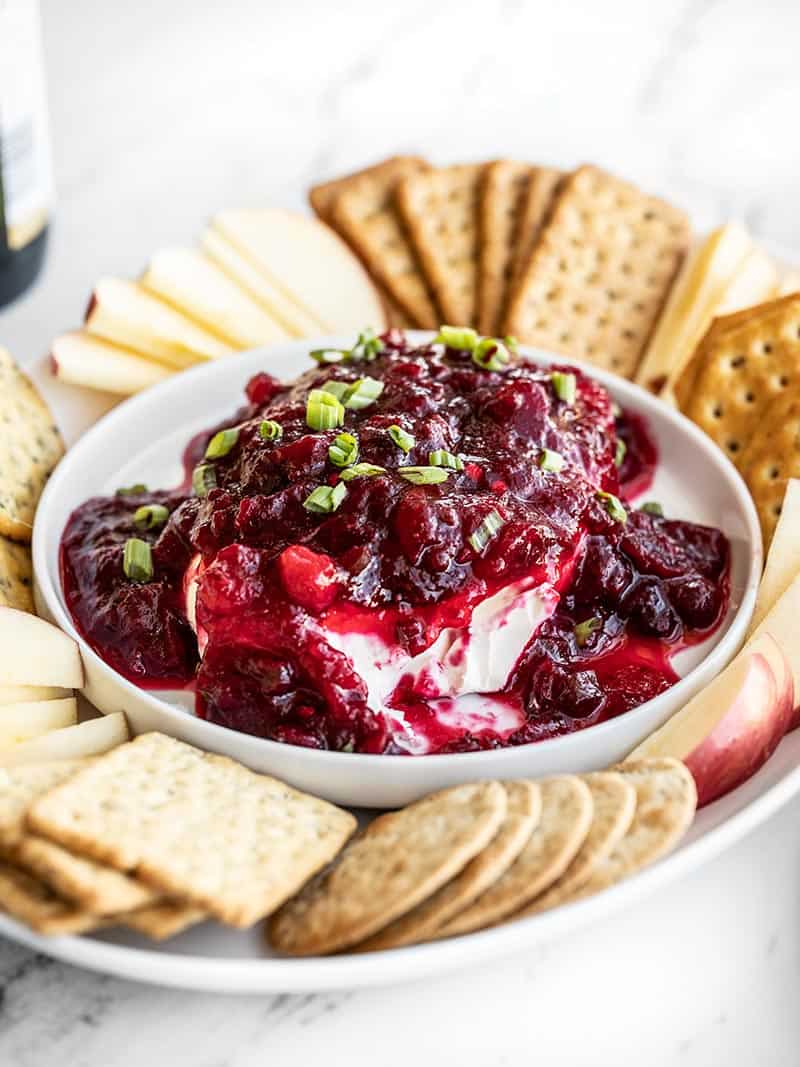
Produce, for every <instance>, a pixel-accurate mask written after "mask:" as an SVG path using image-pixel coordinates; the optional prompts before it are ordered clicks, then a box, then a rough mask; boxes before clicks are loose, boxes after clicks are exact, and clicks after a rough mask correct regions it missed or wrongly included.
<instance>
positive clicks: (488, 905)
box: [437, 775, 592, 937]
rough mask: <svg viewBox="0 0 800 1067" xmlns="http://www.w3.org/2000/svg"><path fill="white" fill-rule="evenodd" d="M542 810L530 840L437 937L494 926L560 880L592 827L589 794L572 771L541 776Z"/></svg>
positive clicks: (444, 926)
mask: <svg viewBox="0 0 800 1067" xmlns="http://www.w3.org/2000/svg"><path fill="white" fill-rule="evenodd" d="M539 787H540V789H541V791H542V814H541V817H540V819H539V823H538V825H537V827H536V829H535V830H534V831H533V833H532V834H531V837H530V840H529V841H528V844H527V845H526V846H525V848H524V849H523V850H522V852H521V853H520V855H519V856H518V857H517V859H516V860H515V862H514V863H512V865H511V866H510V867H509V869H508V870H507V871H506V873H505V874H504V875H502V877H500V878H498V880H497V881H496V882H495V883H494V885H492V886H490V888H489V889H488V890H487V891H486V892H485V893H484V894H483V895H482V896H480V897H479V898H478V899H477V900H476V901H475V902H474V903H473V904H471V905H470V906H469V907H468V908H465V910H464V911H462V912H460V913H459V914H458V915H456V916H455V918H453V919H451V920H450V922H448V923H446V924H445V925H443V926H442V927H441V928H440V929H439V931H438V934H437V936H438V937H450V936H452V935H454V934H467V933H470V932H471V931H473V930H481V929H483V928H484V927H485V926H493V925H494V924H495V923H498V922H501V921H502V920H503V919H505V918H506V916H508V915H511V914H512V913H513V912H515V911H518V910H519V909H520V908H522V907H524V906H525V905H526V904H527V903H528V902H529V901H530V900H532V899H533V898H534V897H536V896H538V895H539V894H540V893H542V892H544V890H545V889H547V888H548V887H549V886H551V885H552V884H553V882H555V881H556V879H557V878H560V877H561V875H562V874H563V873H564V871H565V870H566V869H567V867H568V866H569V865H570V863H571V862H572V860H573V859H574V858H575V856H576V854H577V852H578V850H579V849H580V847H581V845H582V844H583V842H584V840H585V839H586V835H587V834H588V833H589V829H590V827H591V825H592V794H591V791H590V789H589V787H588V785H586V783H585V782H582V781H581V780H580V778H576V777H575V776H574V775H564V776H563V777H558V778H545V779H543V780H542V781H541V782H540V783H539Z"/></svg>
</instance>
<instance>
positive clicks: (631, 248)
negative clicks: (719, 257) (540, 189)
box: [506, 166, 689, 377]
mask: <svg viewBox="0 0 800 1067" xmlns="http://www.w3.org/2000/svg"><path fill="white" fill-rule="evenodd" d="M688 244H689V224H688V221H687V219H686V216H685V215H684V214H683V213H682V212H680V211H678V210H677V209H675V208H673V207H671V206H670V205H668V204H666V203H664V202H663V201H661V200H657V199H656V198H654V197H650V196H646V195H645V194H644V193H642V192H640V191H639V190H638V189H637V188H635V186H633V185H629V184H628V183H627V182H623V181H620V180H619V179H618V178H614V177H612V176H611V175H610V174H606V173H605V172H604V171H601V170H598V169H597V168H596V167H588V166H587V167H581V168H580V169H579V170H577V171H575V173H574V174H572V175H571V176H570V177H569V178H567V179H566V180H565V181H564V183H563V186H562V187H561V190H560V192H559V193H558V194H557V196H556V199H555V202H554V206H553V209H552V213H551V214H550V217H549V221H548V222H547V223H546V224H545V226H544V228H543V230H542V232H541V235H540V237H539V240H538V242H537V243H536V247H535V248H534V250H533V254H532V255H531V259H530V262H529V263H528V266H527V268H526V269H525V272H524V274H523V276H522V277H521V279H520V281H519V283H518V285H517V287H516V289H515V291H514V294H513V296H512V299H511V304H510V307H509V312H508V317H507V320H506V332H508V333H511V334H513V335H514V336H515V337H517V338H518V339H519V340H520V341H523V342H526V343H528V344H532V345H538V346H540V347H542V348H546V349H550V350H551V351H555V352H560V353H563V354H565V355H568V356H571V357H574V358H580V359H586V360H588V361H589V362H590V363H595V364H597V365H598V366H601V367H605V368H607V369H608V370H612V371H614V372H616V373H617V374H621V375H624V376H628V377H630V376H632V375H633V373H634V372H635V370H636V367H637V365H638V363H639V360H640V358H641V356H642V353H643V351H644V347H645V345H646V343H647V340H648V338H649V336H650V334H651V332H652V330H653V327H654V325H655V323H656V321H657V319H658V316H659V314H660V312H661V309H662V307H663V305H664V302H665V300H666V297H667V294H668V293H669V289H670V286H671V285H672V282H673V280H674V278H675V274H676V272H677V270H678V268H679V266H680V264H681V261H682V260H683V257H684V255H685V253H686V249H687V247H688Z"/></svg>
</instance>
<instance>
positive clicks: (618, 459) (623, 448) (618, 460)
mask: <svg viewBox="0 0 800 1067" xmlns="http://www.w3.org/2000/svg"><path fill="white" fill-rule="evenodd" d="M627 451H628V446H627V445H626V444H625V442H624V441H623V440H622V438H621V437H620V438H619V440H618V441H617V450H616V452H615V453H614V466H616V467H621V466H622V461H623V460H624V459H625V453H626V452H627Z"/></svg>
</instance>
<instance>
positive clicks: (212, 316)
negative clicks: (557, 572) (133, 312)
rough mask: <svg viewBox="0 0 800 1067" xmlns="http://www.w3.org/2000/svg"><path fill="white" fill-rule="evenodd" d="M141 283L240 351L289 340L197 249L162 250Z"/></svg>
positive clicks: (154, 258)
mask: <svg viewBox="0 0 800 1067" xmlns="http://www.w3.org/2000/svg"><path fill="white" fill-rule="evenodd" d="M141 282H142V285H143V286H144V287H145V289H149V290H150V291H151V292H152V293H155V295H156V296H160V297H161V298H162V300H166V301H167V303H169V304H173V305H174V306H175V307H176V308H177V309H178V311H183V312H185V313H186V314H187V315H191V317H192V318H194V319H196V320H197V321H198V322H199V323H201V324H202V325H203V326H205V327H206V329H208V330H211V331H213V332H214V333H215V334H218V335H219V336H220V337H221V338H222V339H223V341H227V342H228V343H229V344H231V345H234V347H236V348H258V347H259V346H260V345H268V344H271V343H272V342H273V341H280V340H282V339H285V338H286V337H287V332H286V330H284V329H283V327H282V326H281V325H279V323H278V322H276V320H275V319H274V318H272V316H270V315H268V314H267V313H266V311H264V310H263V309H262V308H261V307H259V305H258V304H256V303H254V302H253V300H251V299H250V297H249V296H248V295H247V293H245V292H243V291H242V289H241V288H240V287H239V286H238V285H237V284H236V283H235V282H233V281H231V279H230V278H229V277H228V276H227V274H225V273H224V272H223V271H221V270H220V269H219V267H217V266H216V264H215V263H212V261H211V260H210V259H209V258H208V257H207V256H204V255H203V254H202V252H197V251H195V249H193V248H162V249H161V251H160V252H156V254H155V255H154V256H153V258H152V259H151V260H150V265H149V266H148V268H147V270H146V271H145V273H144V274H143V276H142V279H141Z"/></svg>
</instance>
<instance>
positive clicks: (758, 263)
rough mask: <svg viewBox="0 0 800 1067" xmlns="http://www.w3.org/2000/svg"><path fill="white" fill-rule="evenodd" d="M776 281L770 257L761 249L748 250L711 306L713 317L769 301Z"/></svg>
mask: <svg viewBox="0 0 800 1067" xmlns="http://www.w3.org/2000/svg"><path fill="white" fill-rule="evenodd" d="M777 281H778V271H777V268H776V266H775V263H774V261H773V259H772V258H771V256H768V255H767V253H766V252H765V251H764V250H763V249H762V248H753V249H751V250H750V252H749V253H748V254H747V255H746V256H745V258H744V260H743V261H742V263H741V264H740V266H739V269H738V270H737V271H736V273H735V274H734V275H733V277H732V278H731V280H730V281H729V282H728V284H727V286H725V288H724V289H723V290H722V292H721V293H720V296H719V300H718V301H717V304H716V306H715V307H714V308H713V318H718V317H719V316H720V315H730V314H731V313H732V312H734V311H741V310H742V309H743V308H749V307H753V305H754V304H761V303H763V301H765V300H769V299H770V298H771V296H772V293H773V292H774V290H775V286H776V284H777ZM709 324H710V320H709ZM704 332H705V331H704Z"/></svg>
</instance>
